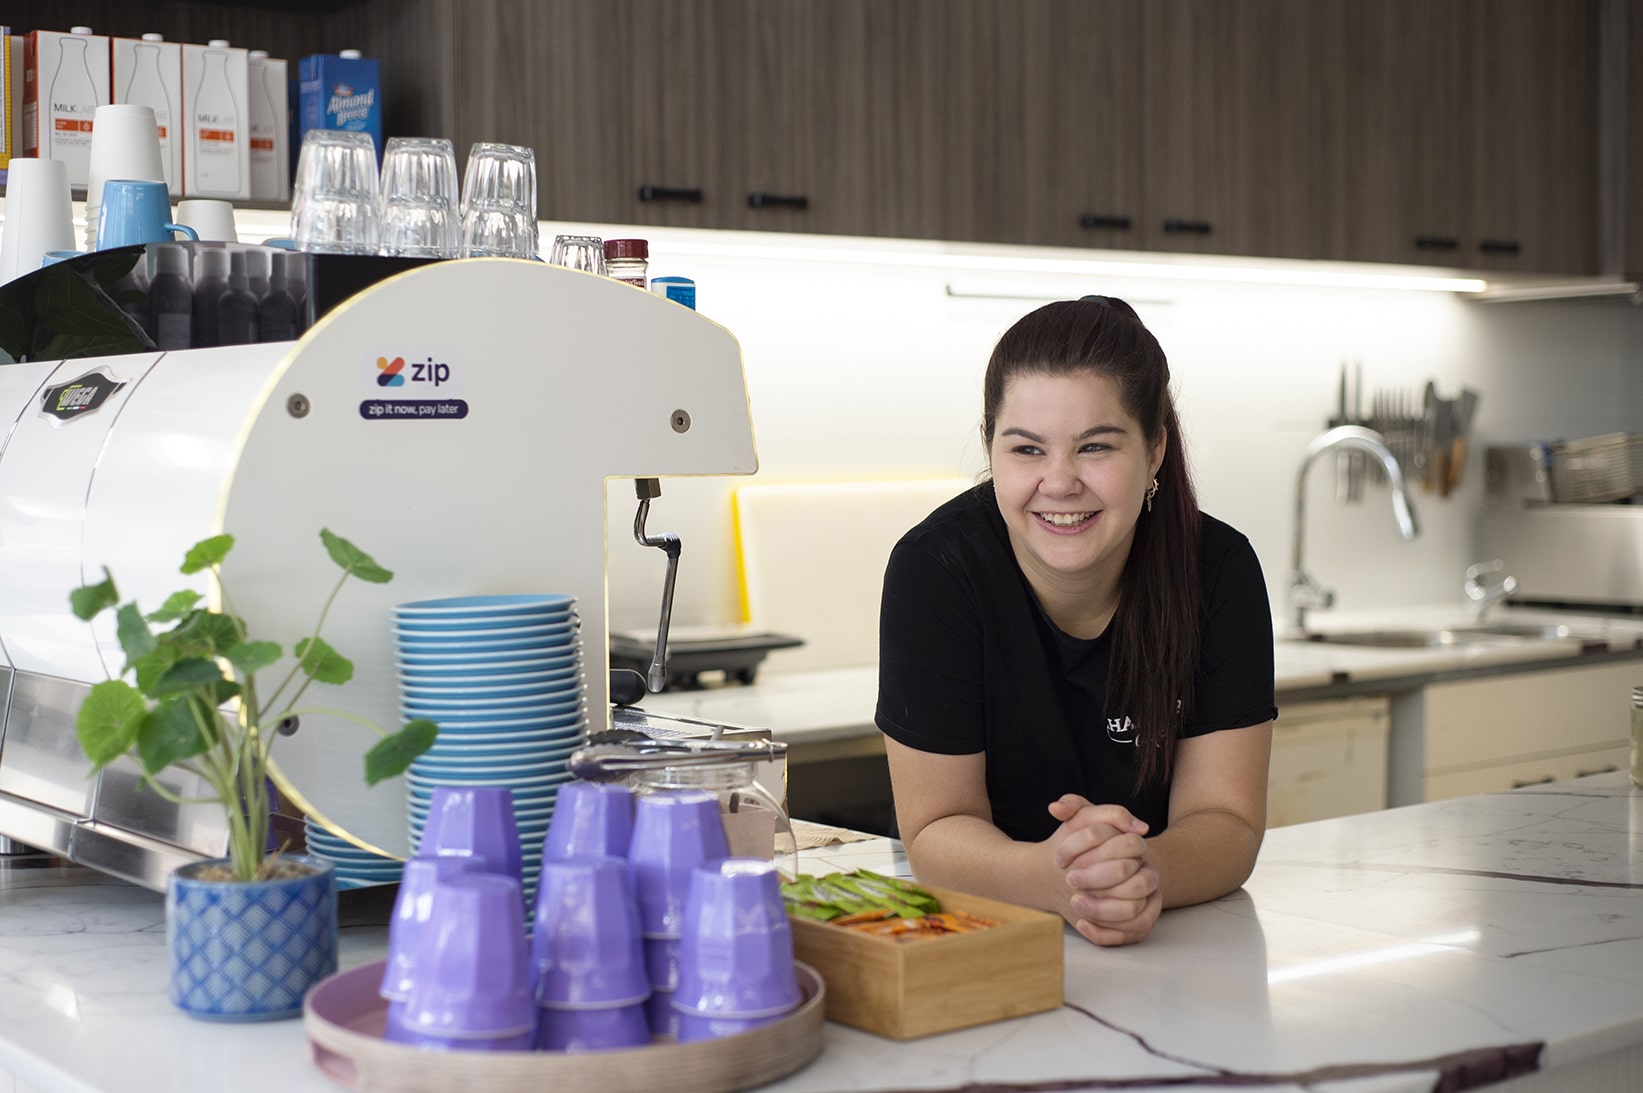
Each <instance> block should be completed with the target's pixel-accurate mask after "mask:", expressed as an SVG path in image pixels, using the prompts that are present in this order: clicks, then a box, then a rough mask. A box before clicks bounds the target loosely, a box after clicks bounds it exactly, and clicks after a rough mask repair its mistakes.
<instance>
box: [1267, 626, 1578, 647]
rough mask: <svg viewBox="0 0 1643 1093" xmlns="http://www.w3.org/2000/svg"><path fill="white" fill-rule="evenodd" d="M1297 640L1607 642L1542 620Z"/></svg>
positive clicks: (1368, 642)
mask: <svg viewBox="0 0 1643 1093" xmlns="http://www.w3.org/2000/svg"><path fill="white" fill-rule="evenodd" d="M1289 640H1291V641H1297V642H1315V643H1318V644H1322V645H1351V646H1357V647H1360V648H1373V649H1445V648H1454V647H1457V646H1462V645H1517V644H1523V643H1528V642H1536V641H1572V640H1582V641H1596V642H1604V643H1606V642H1607V639H1606V638H1605V637H1603V636H1602V635H1601V634H1597V633H1588V632H1585V631H1582V630H1579V629H1577V628H1573V627H1569V626H1559V625H1551V624H1546V623H1513V622H1501V623H1478V624H1468V625H1462V626H1445V627H1432V626H1427V627H1409V628H1407V629H1398V628H1386V629H1377V630H1334V631H1320V632H1312V633H1307V634H1301V635H1297V636H1295V637H1292V638H1290V639H1289Z"/></svg>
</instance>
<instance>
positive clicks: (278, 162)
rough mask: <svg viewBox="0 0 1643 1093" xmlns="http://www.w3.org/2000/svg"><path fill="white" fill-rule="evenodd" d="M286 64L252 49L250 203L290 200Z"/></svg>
mask: <svg viewBox="0 0 1643 1093" xmlns="http://www.w3.org/2000/svg"><path fill="white" fill-rule="evenodd" d="M285 69H286V66H285V62H284V61H282V60H279V59H278V58H275V57H270V56H269V55H268V52H267V51H266V50H261V49H253V50H252V51H251V55H250V68H249V70H248V74H249V78H250V83H251V200H252V201H272V202H276V203H278V204H281V205H284V204H287V203H289V202H290V200H291V150H290V148H289V147H288V145H289V144H290V142H291V118H290V114H289V112H288V111H289V97H288V94H287V89H286V88H287V84H288V83H289V81H288V80H287V79H286V74H285Z"/></svg>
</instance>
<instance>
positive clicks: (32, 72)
mask: <svg viewBox="0 0 1643 1093" xmlns="http://www.w3.org/2000/svg"><path fill="white" fill-rule="evenodd" d="M108 95H109V87H108V39H107V38H106V37H104V36H102V35H100V34H93V33H91V28H90V27H75V28H74V29H73V30H72V31H70V32H68V33H67V34H65V33H63V32H62V31H57V30H33V31H30V32H29V34H28V37H27V38H26V39H25V40H24V43H23V154H24V155H29V156H39V157H40V158H41V159H60V160H62V161H63V162H64V163H67V164H68V183H69V185H70V186H78V187H80V188H81V189H84V188H85V186H86V184H87V183H88V182H89V181H90V179H91V123H92V120H93V119H94V118H95V116H96V114H97V108H98V107H99V106H106V105H107V104H108Z"/></svg>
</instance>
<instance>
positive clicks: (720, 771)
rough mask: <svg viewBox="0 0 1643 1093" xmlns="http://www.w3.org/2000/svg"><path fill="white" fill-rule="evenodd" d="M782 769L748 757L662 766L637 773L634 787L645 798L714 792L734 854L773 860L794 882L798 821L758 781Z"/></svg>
mask: <svg viewBox="0 0 1643 1093" xmlns="http://www.w3.org/2000/svg"><path fill="white" fill-rule="evenodd" d="M782 769H783V768H782V767H781V765H780V764H776V763H754V762H749V761H747V760H745V759H733V760H727V761H726V762H723V763H691V764H689V765H683V766H676V767H669V766H661V767H654V768H652V769H649V770H642V771H639V772H637V773H636V774H635V775H634V776H633V785H634V789H635V791H636V792H638V793H641V794H642V793H655V792H659V791H664V790H679V789H695V790H702V791H704V792H707V793H712V794H714V795H715V796H717V797H718V798H719V818H720V819H721V820H722V821H723V822H724V828H725V839H726V841H727V842H728V843H729V844H730V854H731V856H732V857H736V858H762V859H764V860H766V861H773V862H775V864H776V868H777V870H778V871H779V872H780V873H781V874H782V879H783V880H793V879H795V878H796V877H797V876H798V872H799V851H798V843H797V841H796V839H795V838H794V835H793V822H792V820H791V819H789V817H788V815H787V807H786V805H784V804H783V803H782V801H781V800H778V799H777V797H776V795H775V794H773V793H772V792H771V791H770V789H769V788H767V787H766V786H765V785H764V783H762V782H760V781H759V779H758V778H757V777H756V774H758V773H760V772H762V771H772V770H773V771H775V772H776V773H777V776H783V775H781V772H782ZM783 788H784V792H783V794H782V796H783V797H785V796H786V793H785V787H783Z"/></svg>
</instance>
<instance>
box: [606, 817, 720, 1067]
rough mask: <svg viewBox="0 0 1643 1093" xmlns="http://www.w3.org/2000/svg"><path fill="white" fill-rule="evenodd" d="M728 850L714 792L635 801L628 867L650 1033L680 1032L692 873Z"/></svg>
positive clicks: (674, 1034) (673, 1035)
mask: <svg viewBox="0 0 1643 1093" xmlns="http://www.w3.org/2000/svg"><path fill="white" fill-rule="evenodd" d="M729 854H730V847H729V845H728V844H727V843H726V841H725V831H724V824H723V823H722V822H721V821H720V819H719V799H718V797H716V796H715V795H713V794H711V793H704V792H701V791H699V790H667V791H662V792H657V793H647V794H642V795H641V796H640V797H639V798H638V800H637V801H636V802H635V806H634V818H633V842H632V844H631V845H630V846H629V847H628V871H629V873H630V874H631V875H632V877H633V892H634V896H635V898H636V899H637V900H638V904H639V925H640V929H641V930H642V932H643V934H644V952H645V965H646V968H647V970H648V974H649V978H650V987H651V993H650V1002H649V1014H650V1027H651V1033H652V1034H653V1035H654V1036H656V1037H658V1038H661V1039H676V1038H678V1036H679V1013H678V1011H677V1010H676V1009H675V1008H674V1006H673V1001H674V992H675V991H676V990H677V989H678V986H679V975H680V959H681V956H682V951H681V947H680V941H681V939H682V937H683V934H684V926H685V901H686V898H687V897H688V896H689V895H690V885H691V874H692V873H693V871H694V870H695V869H696V867H697V866H699V865H703V864H705V863H707V862H713V861H718V860H719V859H722V858H726V857H728V856H729Z"/></svg>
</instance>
